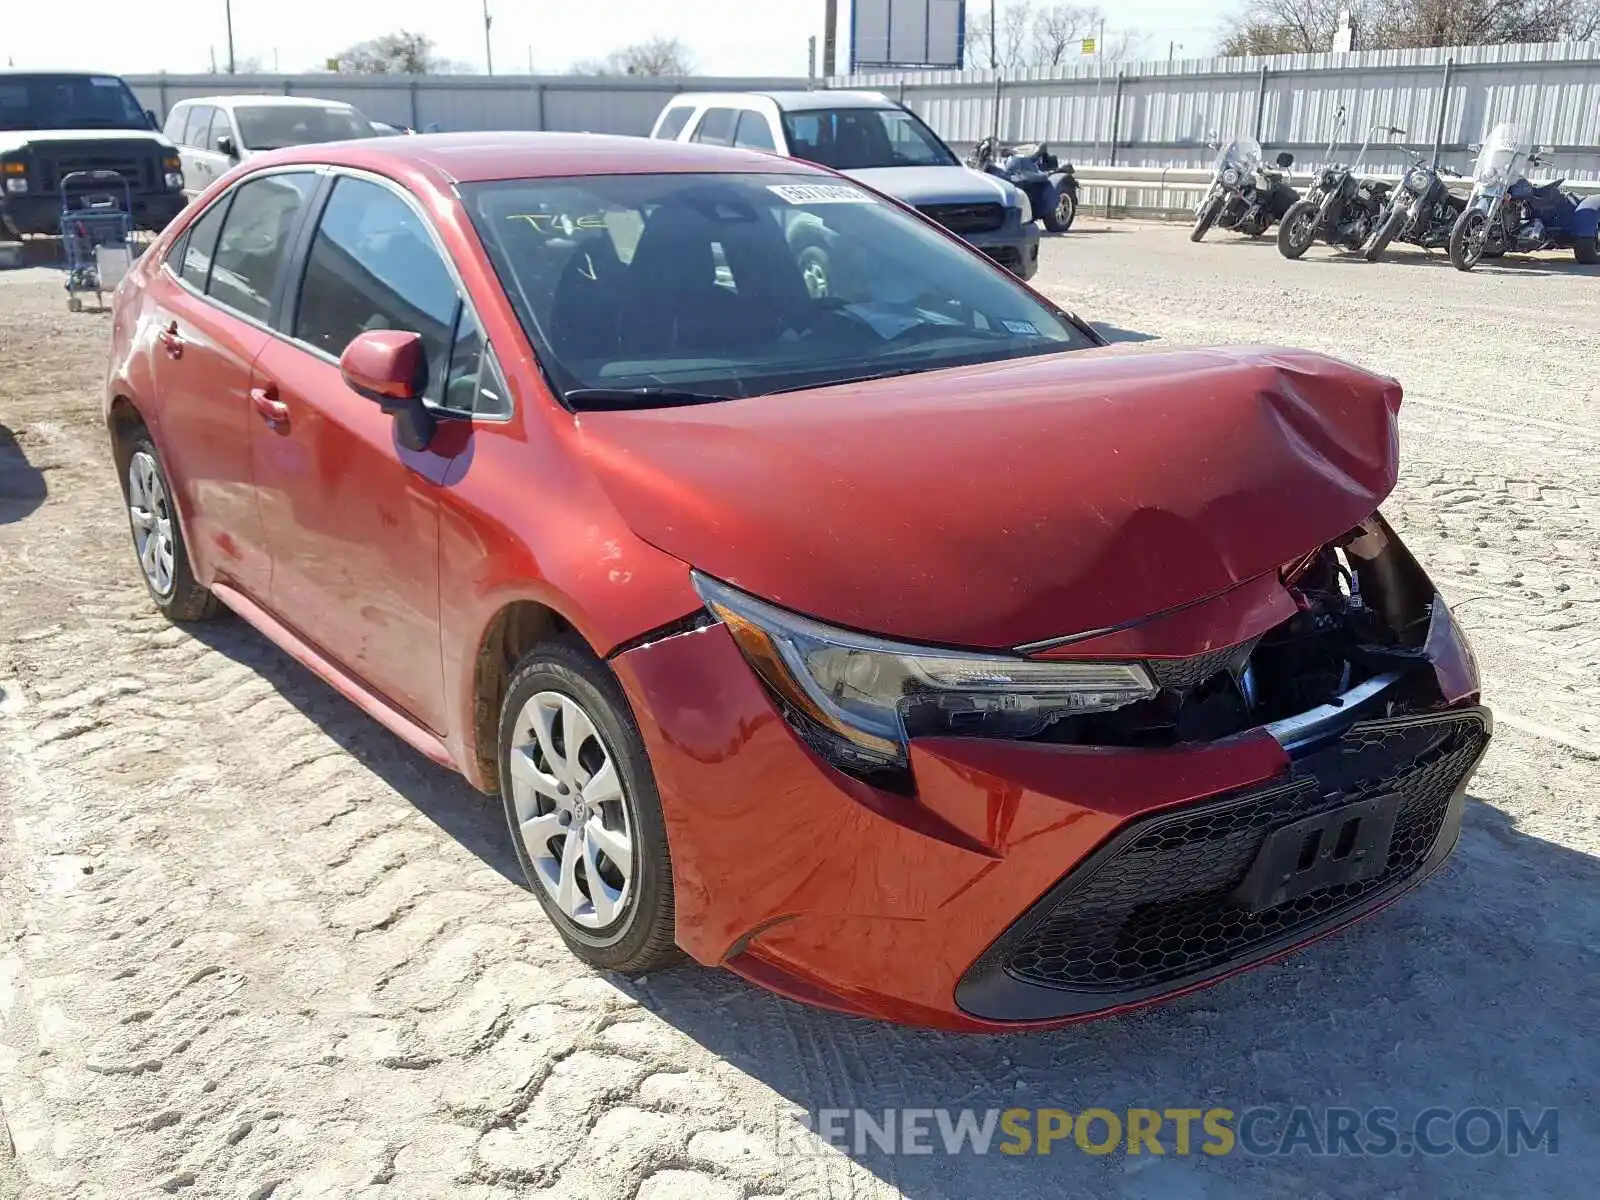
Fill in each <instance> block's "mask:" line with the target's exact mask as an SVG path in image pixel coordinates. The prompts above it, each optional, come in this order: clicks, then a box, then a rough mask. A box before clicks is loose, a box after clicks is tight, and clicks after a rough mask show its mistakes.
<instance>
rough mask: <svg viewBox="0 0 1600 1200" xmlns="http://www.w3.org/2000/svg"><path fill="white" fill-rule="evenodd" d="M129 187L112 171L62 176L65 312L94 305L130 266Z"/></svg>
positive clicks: (130, 213) (102, 302)
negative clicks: (88, 302) (91, 299)
mask: <svg viewBox="0 0 1600 1200" xmlns="http://www.w3.org/2000/svg"><path fill="white" fill-rule="evenodd" d="M132 233H133V188H132V187H131V186H130V185H129V183H128V181H127V179H125V178H124V177H123V176H122V175H121V174H120V173H118V172H116V171H73V172H72V173H71V174H69V175H63V176H62V177H61V248H62V251H63V253H65V254H66V256H67V310H68V311H69V312H82V311H83V294H84V293H85V292H93V293H94V295H95V303H96V305H97V306H103V305H104V303H105V293H106V292H107V291H110V290H111V289H113V288H115V287H116V286H117V284H118V283H120V282H121V280H122V277H123V276H124V275H125V274H127V272H128V266H129V264H130V263H131V262H132V261H133V245H132V241H131V235H132Z"/></svg>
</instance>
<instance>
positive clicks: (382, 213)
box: [293, 177, 477, 407]
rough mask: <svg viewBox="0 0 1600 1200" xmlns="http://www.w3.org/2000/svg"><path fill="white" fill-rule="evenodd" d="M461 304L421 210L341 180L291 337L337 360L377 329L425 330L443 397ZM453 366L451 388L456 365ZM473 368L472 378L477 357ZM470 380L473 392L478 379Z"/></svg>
mask: <svg viewBox="0 0 1600 1200" xmlns="http://www.w3.org/2000/svg"><path fill="white" fill-rule="evenodd" d="M461 307H462V305H461V298H460V296H459V295H458V294H457V292H456V286H455V281H454V279H452V278H451V275H450V272H449V270H448V269H447V268H446V267H445V263H444V259H443V258H442V257H441V256H440V254H439V250H438V248H437V247H436V246H435V245H434V243H433V239H432V238H431V237H429V235H428V230H427V227H426V226H425V225H424V224H423V222H422V218H421V217H419V216H418V215H417V213H416V211H415V210H414V209H413V208H412V207H411V206H410V205H409V204H407V203H406V202H405V201H404V200H402V199H401V198H400V197H399V196H397V195H395V194H394V192H392V191H390V190H389V189H388V188H386V187H383V186H381V185H379V184H376V183H371V182H369V181H368V180H365V179H355V178H349V177H346V178H342V179H340V180H339V181H338V183H336V184H335V185H334V188H333V195H332V196H330V197H329V199H328V206H327V208H325V209H324V210H323V213H322V221H321V223H320V224H319V225H318V226H317V235H316V237H315V239H313V241H312V243H311V252H310V254H309V255H308V256H307V259H306V271H305V280H304V282H303V283H302V284H301V285H300V303H299V305H298V306H297V308H296V312H295V323H294V330H293V333H294V336H295V337H296V338H298V339H299V340H300V341H303V342H305V343H307V344H308V345H311V346H315V347H316V348H317V349H319V350H322V351H324V352H325V353H327V354H331V355H333V356H334V357H336V358H337V357H338V356H339V355H341V354H343V353H344V349H345V347H346V346H348V345H349V344H350V343H351V342H352V341H353V340H355V338H356V337H358V336H359V335H360V334H363V333H367V332H369V331H371V330H374V329H404V330H409V331H411V332H413V333H418V334H421V335H422V344H423V347H424V349H425V351H426V353H427V360H428V375H429V387H428V391H427V395H428V396H429V397H431V398H434V399H438V398H439V397H440V395H441V394H442V393H443V392H444V391H445V388H444V386H443V384H444V380H443V379H442V378H441V374H440V373H441V372H443V371H445V370H446V369H447V364H449V363H450V362H451V349H452V345H453V344H454V343H455V342H456V341H457V338H456V336H455V327H456V318H457V314H458V311H459V310H460V309H461ZM448 369H449V370H450V374H451V379H450V381H449V386H450V388H451V390H452V391H453V390H454V388H455V386H456V380H455V369H454V367H448ZM463 370H464V368H463ZM471 373H472V377H473V380H475V379H476V373H477V368H476V364H475V363H474V364H473V367H472V372H471ZM465 386H466V388H467V390H468V391H469V392H470V390H471V388H472V387H473V386H475V384H474V383H473V382H472V381H468V383H467V384H466V385H465ZM469 407H470V406H469Z"/></svg>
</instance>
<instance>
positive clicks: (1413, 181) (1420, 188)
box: [1406, 167, 1428, 195]
mask: <svg viewBox="0 0 1600 1200" xmlns="http://www.w3.org/2000/svg"><path fill="white" fill-rule="evenodd" d="M1406 188H1407V189H1408V190H1409V191H1413V192H1416V193H1417V194H1418V195H1420V194H1421V193H1423V192H1425V191H1427V190H1428V173H1427V172H1426V171H1424V170H1423V169H1422V168H1421V167H1412V168H1411V173H1410V174H1409V175H1407V176H1406Z"/></svg>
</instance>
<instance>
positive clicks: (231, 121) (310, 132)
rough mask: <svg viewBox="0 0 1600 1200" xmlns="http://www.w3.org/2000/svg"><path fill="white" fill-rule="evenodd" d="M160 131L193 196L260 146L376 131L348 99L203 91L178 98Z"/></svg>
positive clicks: (339, 138) (276, 146)
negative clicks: (180, 160)
mask: <svg viewBox="0 0 1600 1200" xmlns="http://www.w3.org/2000/svg"><path fill="white" fill-rule="evenodd" d="M163 132H164V133H165V134H166V136H167V139H168V140H169V141H171V142H172V144H173V145H175V146H177V147H178V153H179V155H180V156H181V157H182V158H183V178H184V181H185V187H184V191H185V192H186V193H187V194H188V195H190V196H196V195H198V194H199V193H201V192H203V191H205V190H206V188H208V187H210V186H211V184H212V182H213V181H214V180H216V179H218V178H220V177H221V176H223V175H225V174H226V173H227V172H228V171H230V170H232V169H233V167H234V166H235V165H237V164H238V163H241V162H244V161H245V160H246V159H248V158H249V157H250V156H251V155H253V154H260V153H261V152H262V151H264V150H281V149H282V148H283V147H285V146H303V145H306V144H308V143H310V142H342V141H346V140H348V139H350V138H369V137H377V136H378V133H377V130H375V129H373V127H372V123H371V122H370V121H368V120H367V119H366V117H364V116H362V115H361V113H360V112H359V111H357V110H356V109H355V108H354V107H352V106H351V105H349V104H345V103H343V102H341V101H338V100H313V99H312V98H311V97H309V96H202V97H200V98H199V99H196V100H180V101H179V102H178V103H177V104H175V105H173V107H172V111H171V112H170V113H168V114H167V124H166V127H165V129H164V130H163Z"/></svg>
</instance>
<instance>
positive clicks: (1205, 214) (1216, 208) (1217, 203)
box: [1189, 196, 1224, 242]
mask: <svg viewBox="0 0 1600 1200" xmlns="http://www.w3.org/2000/svg"><path fill="white" fill-rule="evenodd" d="M1223 199H1224V197H1222V196H1217V197H1216V198H1214V199H1212V200H1208V201H1207V202H1206V206H1205V207H1204V208H1202V209H1201V210H1200V215H1199V216H1198V217H1196V218H1195V219H1194V228H1193V229H1191V230H1190V231H1189V240H1190V241H1191V242H1198V241H1201V240H1203V239H1204V238H1205V236H1206V234H1208V233H1210V232H1211V227H1212V226H1213V225H1215V224H1216V223H1217V218H1218V217H1220V216H1221V215H1222V202H1223Z"/></svg>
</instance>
